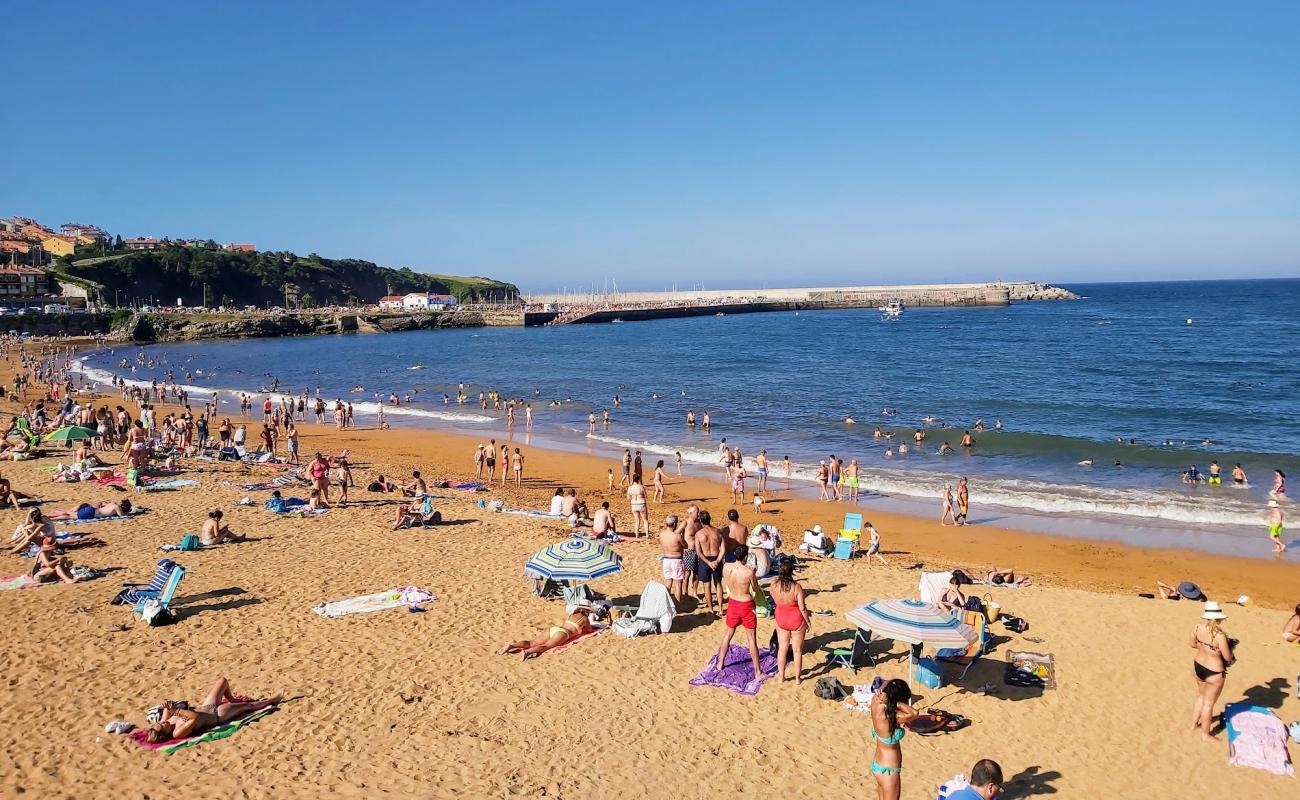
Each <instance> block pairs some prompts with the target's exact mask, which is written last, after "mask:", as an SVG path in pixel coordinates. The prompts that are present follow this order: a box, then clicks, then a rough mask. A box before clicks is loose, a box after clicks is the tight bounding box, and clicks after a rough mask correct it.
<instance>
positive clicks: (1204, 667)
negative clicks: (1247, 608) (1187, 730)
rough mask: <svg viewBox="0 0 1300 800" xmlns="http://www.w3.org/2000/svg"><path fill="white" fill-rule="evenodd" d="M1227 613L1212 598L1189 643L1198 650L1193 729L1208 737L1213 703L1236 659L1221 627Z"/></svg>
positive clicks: (1212, 714) (1193, 629)
mask: <svg viewBox="0 0 1300 800" xmlns="http://www.w3.org/2000/svg"><path fill="white" fill-rule="evenodd" d="M1227 617H1228V615H1227V614H1225V613H1223V609H1222V608H1220V607H1219V604H1218V603H1216V602H1215V601H1213V600H1211V601H1209V602H1207V603H1206V604H1205V609H1204V610H1203V611H1202V612H1201V621H1200V622H1198V623H1197V624H1196V627H1194V628H1192V635H1191V638H1190V640H1189V642H1188V643H1189V645H1190V646H1191V648H1192V649H1193V650H1195V651H1196V656H1195V657H1194V659H1193V661H1192V670H1193V672H1194V674H1195V675H1196V702H1195V703H1194V704H1193V705H1192V730H1197V729H1198V728H1199V729H1200V731H1201V738H1202V739H1204V740H1205V741H1209V740H1210V739H1211V738H1213V737H1211V736H1210V719H1211V717H1213V716H1214V704H1215V702H1217V701H1218V699H1219V695H1220V694H1222V693H1223V681H1224V679H1225V678H1226V677H1227V672H1228V665H1229V664H1231V663H1232V662H1233V660H1234V657H1233V655H1232V645H1231V643H1230V640H1229V639H1228V634H1226V633H1225V632H1224V631H1223V629H1222V628H1221V627H1220V623H1221V622H1222V620H1224V619H1227Z"/></svg>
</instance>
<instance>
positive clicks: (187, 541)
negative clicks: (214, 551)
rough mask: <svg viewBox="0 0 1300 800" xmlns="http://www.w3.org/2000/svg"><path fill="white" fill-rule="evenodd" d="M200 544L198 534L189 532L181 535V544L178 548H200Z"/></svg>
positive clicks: (186, 549)
mask: <svg viewBox="0 0 1300 800" xmlns="http://www.w3.org/2000/svg"><path fill="white" fill-rule="evenodd" d="M200 546H201V545H200V544H199V537H198V535H197V534H193V533H187V534H185V535H184V536H182V537H181V544H180V547H179V548H178V549H180V550H185V551H190V550H198V549H199V547H200Z"/></svg>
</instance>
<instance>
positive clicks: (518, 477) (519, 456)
mask: <svg viewBox="0 0 1300 800" xmlns="http://www.w3.org/2000/svg"><path fill="white" fill-rule="evenodd" d="M510 469H511V470H513V471H514V473H515V488H516V489H519V488H521V487H522V486H523V483H524V454H523V453H521V452H519V448H518V447H516V448H515V453H514V455H513V456H511V457H510ZM503 483H504V481H503ZM646 533H647V534H649V533H650V531H649V530H647V531H646Z"/></svg>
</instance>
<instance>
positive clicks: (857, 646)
mask: <svg viewBox="0 0 1300 800" xmlns="http://www.w3.org/2000/svg"><path fill="white" fill-rule="evenodd" d="M870 646H871V631H864V630H862V629H861V628H858V629H857V630H855V631H854V632H853V644H852V645H851V646H849V647H836V646H834V645H827V646H825V647H823V648H822V652H824V653H826V660H827V661H829V662H831V663H832V664H834V665H835V666H837V667H848V668H849V669H851V670H853V672H854V674H856V673H857V671H858V670H860V669H862V668H863V667H866V666H872V667H874V666H876V660H875V659H874V658H872V657H871V653H869V652H868V651H867V648H868V647H870Z"/></svg>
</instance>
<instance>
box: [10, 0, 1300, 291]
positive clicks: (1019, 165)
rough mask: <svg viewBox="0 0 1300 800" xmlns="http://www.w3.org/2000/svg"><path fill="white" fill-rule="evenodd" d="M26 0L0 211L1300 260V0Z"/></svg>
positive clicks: (197, 223)
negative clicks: (993, 0)
mask: <svg viewBox="0 0 1300 800" xmlns="http://www.w3.org/2000/svg"><path fill="white" fill-rule="evenodd" d="M1065 5H1066V4H1063V3H1042V2H1025V3H970V2H953V3H939V2H936V3H904V2H894V1H892V0H891V1H890V2H880V3H867V2H854V3H843V4H839V3H829V2H828V3H788V2H787V3H765V2H698V1H696V2H683V3H662V2H644V3H619V2H608V0H606V1H604V2H592V3H577V2H526V3H506V2H502V3H467V2H460V3H433V2H429V3H410V4H398V3H373V2H371V3H364V2H347V3H342V2H311V3H291V2H256V3H241V2H225V1H224V0H223V2H212V3H176V2H165V3H163V2H158V3H136V2H125V3H104V2H58V3H42V2H28V3H22V4H18V5H11V6H10V7H9V8H8V9H7V11H6V12H5V16H4V25H5V28H6V30H7V31H9V33H8V34H6V36H5V40H6V45H5V48H6V58H5V62H6V63H5V74H6V79H5V90H4V93H3V106H2V110H0V123H2V124H0V130H3V133H2V134H0V142H2V143H3V144H2V145H0V152H3V153H4V163H5V170H4V178H3V180H2V181H0V215H8V214H15V213H19V214H27V215H29V216H35V217H37V218H40V219H42V220H44V221H47V222H52V223H55V224H58V223H62V222H65V221H72V220H75V221H78V222H89V223H97V224H100V225H102V226H103V227H106V228H108V229H109V230H111V231H112V232H114V233H121V234H123V235H126V236H131V235H144V234H152V235H155V236H159V237H161V236H164V235H169V236H206V237H212V238H215V239H218V240H220V241H240V242H254V243H256V244H257V245H258V246H259V247H262V248H264V249H292V250H295V251H298V252H301V253H306V252H311V251H316V252H319V253H321V254H322V255H326V256H340V257H341V256H354V257H361V258H368V259H371V260H374V261H377V262H379V263H381V264H385V265H388V266H409V267H412V268H413V269H417V270H428V271H439V272H451V273H461V274H481V275H489V276H494V277H500V278H504V279H507V280H511V281H514V282H516V283H518V284H519V285H520V286H521V287H523V288H525V289H534V290H542V291H545V290H553V289H558V288H560V287H563V286H567V287H570V288H573V287H577V286H586V285H587V284H589V283H591V282H593V281H594V282H597V283H603V282H604V281H605V280H606V279H607V278H612V279H615V280H617V281H618V282H619V285H620V286H621V287H625V288H647V289H658V288H663V287H666V286H668V285H670V284H673V283H676V284H678V285H681V286H688V285H692V284H696V283H703V284H705V285H706V286H708V287H710V288H723V287H727V286H761V285H767V286H791V285H793V286H800V285H809V284H817V285H828V284H843V283H850V282H852V283H858V282H893V281H918V280H927V281H928V280H952V281H963V280H985V279H992V278H998V277H1002V278H1007V279H1012V278H1037V279H1045V280H1054V281H1062V282H1065V281H1082V280H1121V279H1144V278H1150V279H1160V278H1171V277H1178V278H1197V277H1231V276H1242V277H1245V276H1284V275H1297V274H1300V47H1297V45H1296V42H1297V39H1296V37H1297V35H1300V34H1298V32H1300V3H1296V2H1277V3H1223V2H1212V3H1208V2H1207V3H1196V2H1176V3H1162V2H1141V3H1132V2H1119V3H1109V2H1093V3H1075V4H1070V5H1072V6H1073V7H1072V8H1064V6H1065Z"/></svg>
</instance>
